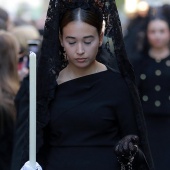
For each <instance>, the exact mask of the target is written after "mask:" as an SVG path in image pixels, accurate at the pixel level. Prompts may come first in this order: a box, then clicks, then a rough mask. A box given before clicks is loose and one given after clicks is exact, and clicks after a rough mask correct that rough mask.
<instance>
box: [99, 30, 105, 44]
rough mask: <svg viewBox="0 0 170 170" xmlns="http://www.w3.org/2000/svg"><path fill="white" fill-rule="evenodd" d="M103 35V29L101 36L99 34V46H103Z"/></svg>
mask: <svg viewBox="0 0 170 170" xmlns="http://www.w3.org/2000/svg"><path fill="white" fill-rule="evenodd" d="M103 37H104V33H103V31H102V32H101V34H100V36H99V46H100V47H101V46H102V44H103Z"/></svg>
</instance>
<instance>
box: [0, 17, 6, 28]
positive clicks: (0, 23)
mask: <svg viewBox="0 0 170 170" xmlns="http://www.w3.org/2000/svg"><path fill="white" fill-rule="evenodd" d="M0 30H7V24H6V22H5V21H4V20H3V19H1V18H0Z"/></svg>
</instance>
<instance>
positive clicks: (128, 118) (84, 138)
mask: <svg viewBox="0 0 170 170" xmlns="http://www.w3.org/2000/svg"><path fill="white" fill-rule="evenodd" d="M49 115H50V117H49V123H48V136H49V139H48V144H49V149H48V152H47V153H46V161H45V165H42V166H43V169H44V170H54V169H57V170H68V169H71V170H80V169H81V170H94V169H96V170H104V169H106V170H117V169H120V167H119V164H118V161H117V158H116V156H115V153H114V146H115V144H116V143H117V142H118V141H119V140H120V139H121V138H122V137H123V136H125V135H129V134H136V135H138V134H137V127H136V121H135V116H134V112H133V106H132V103H131V97H130V94H129V89H128V87H127V86H126V83H125V82H124V79H123V78H122V77H121V75H120V74H119V73H117V72H114V71H112V70H110V69H108V70H107V71H103V72H99V73H96V74H92V75H88V76H84V77H81V78H77V79H74V80H71V81H68V82H65V83H63V84H61V85H58V87H57V91H56V96H55V99H54V101H53V102H52V103H51V106H50V110H49ZM42 164H43V163H42Z"/></svg>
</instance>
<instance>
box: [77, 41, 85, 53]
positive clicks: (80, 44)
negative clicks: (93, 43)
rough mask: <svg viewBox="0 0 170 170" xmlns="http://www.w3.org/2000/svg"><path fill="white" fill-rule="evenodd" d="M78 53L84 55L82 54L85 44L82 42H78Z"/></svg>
mask: <svg viewBox="0 0 170 170" xmlns="http://www.w3.org/2000/svg"><path fill="white" fill-rule="evenodd" d="M76 52H77V54H79V55H82V54H84V52H85V51H84V47H83V44H82V43H78V44H77V51H76Z"/></svg>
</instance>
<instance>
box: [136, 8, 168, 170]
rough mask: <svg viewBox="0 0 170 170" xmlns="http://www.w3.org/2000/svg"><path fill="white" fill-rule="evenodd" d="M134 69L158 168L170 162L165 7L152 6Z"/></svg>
mask: <svg viewBox="0 0 170 170" xmlns="http://www.w3.org/2000/svg"><path fill="white" fill-rule="evenodd" d="M153 10H154V11H153V13H151V15H150V17H149V20H148V22H147V25H146V39H145V41H144V42H145V43H144V45H143V50H142V51H141V53H140V54H141V59H140V60H139V61H138V62H136V64H135V65H134V66H135V71H136V76H137V81H138V87H139V91H140V96H141V100H142V105H143V110H144V115H145V118H146V123H147V129H148V134H149V142H150V146H151V151H152V155H153V160H154V163H155V169H156V170H162V169H164V170H169V162H170V155H169V152H170V145H169V143H170V136H169V128H170V23H169V22H168V19H167V18H166V15H165V13H164V12H165V11H164V10H162V8H158V9H157V8H156V9H153Z"/></svg>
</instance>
